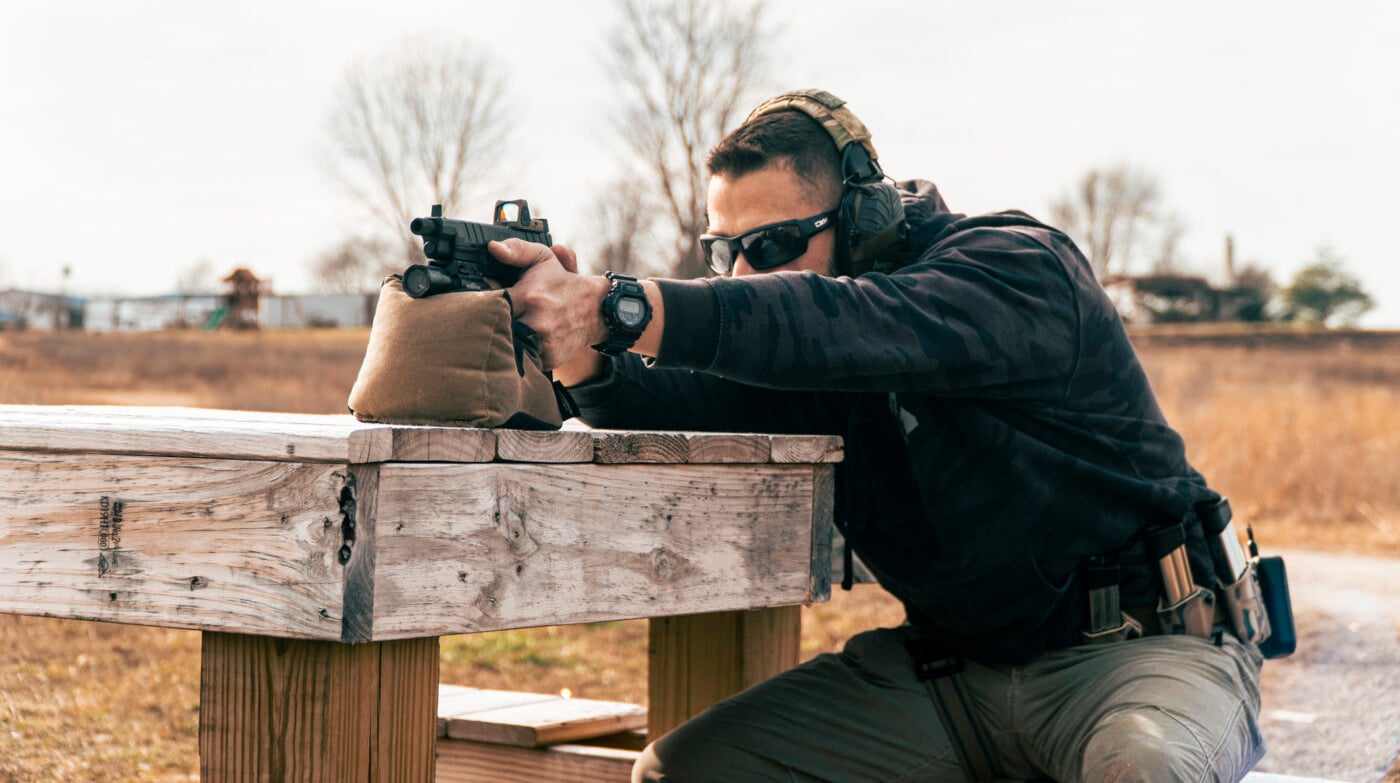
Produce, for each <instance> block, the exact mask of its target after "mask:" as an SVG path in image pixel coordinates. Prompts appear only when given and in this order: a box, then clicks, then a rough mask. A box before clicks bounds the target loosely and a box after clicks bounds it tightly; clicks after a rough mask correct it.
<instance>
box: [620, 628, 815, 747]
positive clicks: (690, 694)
mask: <svg viewBox="0 0 1400 783" xmlns="http://www.w3.org/2000/svg"><path fill="white" fill-rule="evenodd" d="M650 637H651V638H650V644H649V651H650V655H651V661H650V664H649V666H648V667H647V668H648V669H649V670H650V682H649V687H648V689H647V690H648V692H649V693H650V694H651V697H650V702H649V703H648V705H647V716H648V717H647V736H648V737H650V738H653V739H655V738H657V737H660V736H662V735H663V734H665V733H666V732H668V731H670V730H671V729H673V728H675V727H676V726H679V725H680V724H682V723H684V722H685V721H687V720H689V719H690V718H693V717H695V716H696V715H698V714H700V712H702V711H703V710H704V709H705V708H706V707H709V706H710V705H711V704H714V703H715V702H717V701H720V700H721V699H725V698H728V697H729V696H732V695H734V694H736V693H738V692H739V691H741V690H743V689H744V688H747V687H749V686H750V685H755V684H757V683H759V682H762V681H763V680H766V679H768V678H769V677H772V676H773V675H775V674H780V673H782V672H784V671H787V670H788V669H790V668H792V667H793V666H796V665H797V663H798V658H799V655H800V653H801V641H802V639H801V637H802V612H801V607H798V606H783V607H778V608H775V609H756V610H750V611H739V612H711V613H708V614H700V615H683V616H678V617H660V618H654V619H652V620H651V628H650Z"/></svg>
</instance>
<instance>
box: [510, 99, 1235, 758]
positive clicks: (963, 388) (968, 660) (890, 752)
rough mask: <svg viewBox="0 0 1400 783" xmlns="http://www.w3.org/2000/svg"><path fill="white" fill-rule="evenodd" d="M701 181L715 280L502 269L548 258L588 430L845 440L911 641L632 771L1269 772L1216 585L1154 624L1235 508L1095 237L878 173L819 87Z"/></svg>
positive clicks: (550, 288) (756, 120)
mask: <svg viewBox="0 0 1400 783" xmlns="http://www.w3.org/2000/svg"><path fill="white" fill-rule="evenodd" d="M708 166H709V171H710V174H711V180H710V186H709V194H708V204H707V208H708V216H709V221H710V229H709V234H707V235H706V236H705V237H703V238H702V244H703V246H704V247H705V249H706V253H707V257H708V259H709V260H710V263H711V265H712V267H714V268H716V270H717V271H719V272H721V273H723V274H722V276H718V277H714V278H709V279H705V280H695V281H675V280H646V281H640V282H633V281H631V280H630V279H624V278H617V277H614V278H613V279H609V278H607V277H587V276H581V275H578V274H576V268H577V267H576V263H575V259H574V256H573V254H572V253H571V252H569V251H567V250H566V249H563V248H556V249H555V250H556V251H557V254H556V253H555V252H551V250H550V249H549V248H545V247H543V246H541V245H530V244H527V243H524V242H520V241H517V240H512V241H510V242H508V243H505V244H494V245H492V252H493V253H494V254H496V255H497V257H499V258H500V259H501V260H503V261H505V262H507V263H510V264H513V265H516V266H522V267H528V268H527V269H526V271H525V272H524V274H523V275H522V277H521V280H520V282H519V283H518V284H517V285H516V286H515V287H514V288H513V289H512V299H513V302H514V305H515V308H516V315H517V317H519V318H520V319H521V320H523V321H524V322H526V323H527V324H529V325H530V326H532V327H533V328H535V329H536V330H537V331H538V332H539V333H540V334H541V336H542V339H543V346H544V348H543V357H544V362H545V365H546V367H553V368H554V370H555V377H556V378H557V379H559V380H561V381H562V382H564V383H565V384H566V385H568V386H571V387H572V389H573V393H574V396H575V399H576V400H577V401H578V403H579V404H580V406H581V409H582V411H583V416H582V418H583V419H584V420H585V421H588V422H590V423H593V424H595V425H598V426H628V427H633V428H677V429H715V430H739V431H767V432H774V431H777V432H818V433H837V434H840V435H842V436H843V437H844V438H845V442H846V459H845V461H844V462H843V463H842V464H841V465H840V466H839V467H838V496H839V497H838V501H837V503H838V505H837V516H838V520H837V521H838V523H839V524H840V526H841V529H842V532H843V533H844V534H845V537H846V541H847V544H848V546H849V547H851V548H853V549H854V550H855V551H856V552H857V553H858V554H859V555H860V557H861V559H862V560H863V561H864V562H865V563H866V564H867V566H868V567H869V568H870V570H871V571H872V572H873V573H874V574H875V575H876V577H877V578H878V579H879V581H880V582H881V584H882V585H883V586H884V587H885V588H886V589H887V590H889V591H890V592H891V593H892V594H893V595H895V596H896V597H898V598H899V599H900V600H901V601H902V602H903V603H904V604H905V607H906V609H907V611H908V617H909V622H908V625H907V626H905V627H902V628H898V629H877V630H873V631H869V632H866V633H862V634H859V635H857V636H856V637H854V638H853V639H851V640H850V642H849V643H848V644H847V646H846V649H845V651H844V652H843V653H842V654H841V655H823V656H819V657H817V658H816V659H814V660H812V661H809V662H807V663H805V664H803V665H801V666H799V667H797V668H796V669H793V670H791V671H789V672H787V673H784V674H782V675H779V676H777V677H775V678H773V679H771V680H769V681H767V682H765V683H761V684H759V685H758V686H755V687H754V688H751V689H749V690H747V691H745V692H744V693H741V694H739V695H737V696H735V697H733V698H731V699H729V700H726V701H724V702H722V703H720V704H718V705H716V706H714V707H712V708H711V709H709V710H708V711H706V712H705V713H703V714H701V715H700V716H697V717H696V718H695V719H693V720H692V721H690V722H688V723H686V724H685V725H683V726H681V727H680V728H678V729H677V730H675V731H674V732H672V733H670V734H669V735H667V736H666V737H662V738H658V739H657V740H656V741H655V742H654V743H653V744H652V745H651V746H650V747H649V748H648V749H647V751H646V752H645V753H644V754H643V758H642V759H641V761H640V762H639V763H638V765H637V769H636V770H635V772H634V779H636V780H675V781H749V780H781V781H798V780H801V781H807V780H830V781H876V780H879V781H895V780H898V781H924V780H962V779H965V778H966V777H999V778H1007V779H1019V780H1026V779H1045V778H1051V779H1055V780H1085V781H1101V780H1103V781H1109V780H1152V781H1163V780H1236V779H1238V778H1240V777H1241V776H1242V775H1243V774H1244V773H1245V772H1247V771H1248V770H1249V769H1250V768H1251V767H1252V766H1253V765H1254V763H1255V762H1256V761H1257V760H1258V759H1259V757H1260V756H1261V755H1262V753H1263V742H1262V739H1261V738H1260V736H1259V732H1258V727H1257V715H1258V709H1259V694H1258V676H1259V667H1260V662H1261V658H1260V656H1259V653H1258V650H1257V648H1256V647H1255V645H1253V644H1251V643H1248V642H1242V641H1241V640H1240V639H1238V638H1236V636H1235V635H1234V634H1233V633H1231V632H1230V631H1229V630H1228V628H1227V627H1226V626H1224V625H1222V624H1220V623H1219V622H1217V621H1218V620H1220V619H1221V618H1220V616H1219V615H1212V613H1211V606H1212V601H1213V598H1212V594H1211V591H1210V590H1197V591H1196V593H1195V594H1194V595H1193V596H1191V597H1189V598H1188V599H1183V600H1182V601H1181V602H1180V604H1181V606H1185V607H1187V608H1186V609H1182V610H1181V611H1180V612H1175V611H1168V612H1166V613H1164V614H1162V615H1160V620H1159V615H1158V613H1157V611H1156V610H1157V609H1159V608H1163V607H1168V606H1169V605H1171V604H1173V603H1175V602H1176V598H1175V597H1174V596H1168V595H1165V594H1164V593H1166V592H1168V591H1169V590H1170V589H1171V586H1170V585H1171V584H1173V583H1172V582H1170V580H1169V579H1168V578H1167V577H1164V576H1163V575H1162V574H1161V573H1160V572H1159V559H1160V558H1163V557H1167V556H1168V553H1171V556H1174V557H1177V558H1178V559H1177V560H1176V561H1174V562H1176V563H1177V564H1178V565H1179V566H1180V567H1181V569H1183V570H1186V571H1188V572H1189V573H1188V576H1187V579H1186V581H1187V582H1190V583H1193V584H1192V585H1188V587H1194V585H1208V586H1211V587H1213V586H1214V585H1215V584H1216V578H1217V575H1216V574H1215V573H1214V571H1213V563H1212V559H1211V552H1210V550H1209V549H1208V547H1207V545H1206V540H1205V534H1203V533H1202V531H1201V522H1200V519H1199V517H1200V516H1201V515H1202V510H1203V509H1205V510H1209V509H1211V508H1216V507H1217V506H1218V502H1219V501H1220V498H1219V496H1218V495H1216V494H1215V493H1213V492H1212V491H1211V490H1209V489H1208V488H1207V487H1206V485H1205V482H1204V480H1203V479H1202V478H1201V476H1200V475H1199V474H1198V473H1196V471H1194V470H1193V469H1192V468H1191V467H1190V466H1189V465H1188V464H1187V462H1186V459H1185V455H1184V447H1183V444H1182V442H1181V439H1180V438H1179V437H1178V436H1177V435H1176V433H1175V432H1174V431H1173V430H1172V429H1171V428H1170V427H1169V426H1168V425H1167V423H1166V421H1165V419H1164V417H1163V416H1162V414H1161V412H1160V410H1159V409H1158V407H1157V404H1156V401H1155V400H1154V398H1153V396H1152V392H1151V389H1150V387H1149V385H1148V382H1147V378H1146V376H1145V375H1144V373H1143V371H1142V368H1141V366H1140V365H1139V363H1138V361H1137V358H1136V356H1135V355H1134V353H1133V350H1132V347H1131V345H1130V344H1129V342H1128V338H1127V335H1126V333H1125V331H1124V329H1123V326H1122V324H1121V322H1120V321H1119V319H1118V316H1117V314H1116V313H1115V311H1114V309H1113V306H1112V305H1111V303H1110V302H1109V300H1108V299H1107V297H1106V296H1105V295H1104V293H1103V291H1102V289H1101V288H1100V287H1099V286H1098V284H1097V283H1096V282H1095V280H1094V277H1093V273H1092V271H1091V270H1090V267H1089V265H1088V263H1087V262H1086V261H1085V259H1084V258H1083V256H1082V255H1081V254H1080V253H1079V251H1078V250H1077V249H1076V248H1075V247H1074V245H1073V243H1072V242H1071V241H1070V240H1069V239H1068V238H1067V237H1066V236H1065V235H1064V234H1062V233H1061V232H1059V231H1057V230H1055V229H1053V228H1050V227H1049V226H1046V225H1044V224H1041V223H1039V222H1037V221H1036V220H1034V219H1033V218H1031V217H1030V216H1029V215H1026V214H1024V213H1020V212H1004V213H997V214H994V215H987V216H982V217H972V218H968V217H965V216H963V215H958V214H954V213H952V212H950V211H949V210H948V208H947V206H946V205H945V204H944V203H943V200H942V198H941V197H940V196H939V194H938V191H937V190H936V189H935V188H934V186H933V185H932V184H931V183H928V182H918V181H911V182H904V183H900V184H899V185H898V186H897V187H896V186H893V185H891V184H889V183H888V182H885V181H883V175H882V173H881V172H880V169H879V167H878V164H877V163H876V162H875V156H874V149H873V147H872V146H871V145H870V141H869V134H868V131H866V130H865V128H864V126H863V125H861V124H860V123H859V121H858V120H856V119H855V118H854V116H853V115H851V114H850V113H849V111H848V110H846V109H845V108H844V106H842V104H841V101H840V100H839V99H836V98H834V97H833V96H831V95H829V94H827V93H823V92H820V91H804V92H800V93H790V94H788V95H784V96H780V97H779V98H777V99H774V100H773V101H769V102H768V103H766V104H764V105H763V106H761V107H760V108H759V109H758V110H756V111H755V112H754V114H753V115H751V116H750V118H749V119H748V120H747V121H746V122H745V123H744V124H743V125H742V126H741V127H739V128H738V129H736V130H735V131H734V132H732V133H731V134H730V135H729V136H728V137H727V138H725V139H724V140H723V141H722V142H721V143H720V144H719V145H718V146H717V147H716V148H715V149H714V150H713V151H712V153H711V156H710V158H709V163H708ZM589 346H595V347H597V348H598V351H591V350H587V348H588V347H589ZM642 357H651V358H652V359H654V362H644V361H643V360H642ZM653 364H654V366H649V365H653ZM1173 536H1175V538H1173ZM1163 541H1166V543H1165V544H1163V543H1161V542H1163ZM1168 561H1169V562H1171V561H1170V557H1168ZM848 567H849V565H848ZM1178 587H1179V585H1178ZM1193 602H1194V603H1193ZM1120 606H1121V607H1124V609H1123V610H1122V611H1120V609H1119V607H1120ZM1191 607H1194V609H1195V610H1203V611H1204V614H1203V615H1202V614H1201V611H1196V612H1195V614H1194V615H1192V617H1194V618H1195V619H1194V620H1182V622H1184V623H1185V624H1186V625H1190V626H1191V627H1190V628H1189V629H1187V632H1184V633H1182V632H1180V631H1181V630H1182V629H1181V628H1174V627H1173V626H1175V625H1176V624H1178V620H1181V618H1183V617H1185V616H1186V615H1187V614H1189V613H1190V610H1191ZM1202 617H1204V620H1202V619H1201V618H1202ZM1164 624H1165V627H1164ZM1173 630H1175V631H1177V632H1170V631H1173ZM1138 637H1140V638H1138ZM1090 641H1092V642H1095V643H1088V642H1090Z"/></svg>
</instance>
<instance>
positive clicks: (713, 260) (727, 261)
mask: <svg viewBox="0 0 1400 783" xmlns="http://www.w3.org/2000/svg"><path fill="white" fill-rule="evenodd" d="M700 249H701V251H703V252H704V254H705V263H707V264H709V265H710V269H713V270H714V272H715V274H717V275H727V274H729V270H731V269H733V268H734V257H733V254H732V253H730V252H729V240H728V239H725V238H723V237H708V236H702V237H700Z"/></svg>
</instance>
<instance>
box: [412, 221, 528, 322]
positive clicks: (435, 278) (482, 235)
mask: <svg viewBox="0 0 1400 783" xmlns="http://www.w3.org/2000/svg"><path fill="white" fill-rule="evenodd" d="M510 207H514V208H515V209H514V210H513V212H514V216H515V217H514V219H511V217H510V215H511V213H512V210H510V209H509V208H510ZM408 230H409V231H412V232H413V233H414V234H415V235H417V236H420V237H423V254H424V255H425V256H427V257H428V263H426V264H414V265H413V266H410V267H409V268H408V269H405V270H404V273H403V288H404V290H405V291H407V292H408V295H409V296H411V297H413V298H414V299H422V298H423V297H425V296H433V295H434V294H445V293H449V292H451V291H486V290H489V289H490V286H489V285H487V283H486V278H488V277H489V278H492V279H493V280H496V281H497V282H499V283H500V284H501V285H503V286H507V287H509V286H511V285H514V284H515V281H516V280H519V279H520V272H521V270H520V268H519V267H514V266H510V265H509V264H502V263H501V262H500V261H497V260H496V259H494V258H492V257H491V254H490V253H489V252H487V250H486V243H487V242H491V241H492V240H500V241H504V240H507V239H510V238H511V237H518V238H520V239H524V240H525V241H527V242H539V243H540V244H543V245H553V244H554V242H553V240H552V239H550V236H549V221H547V220H544V219H542V218H536V219H531V217H530V204H529V202H527V201H526V200H525V199H523V198H522V199H515V200H513V201H497V202H496V209H495V212H494V216H493V218H492V221H491V222H490V223H471V222H468V221H465V220H453V219H451V218H445V217H443V216H442V205H441V204H434V205H433V210H432V216H431V217H420V218H414V219H413V221H412V222H411V223H409V224H408Z"/></svg>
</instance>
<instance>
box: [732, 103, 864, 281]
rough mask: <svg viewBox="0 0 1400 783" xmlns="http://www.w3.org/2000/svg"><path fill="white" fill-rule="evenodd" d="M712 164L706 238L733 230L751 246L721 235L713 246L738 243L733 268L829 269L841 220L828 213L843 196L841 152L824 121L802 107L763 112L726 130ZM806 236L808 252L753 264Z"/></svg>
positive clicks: (801, 242) (794, 246)
mask: <svg viewBox="0 0 1400 783" xmlns="http://www.w3.org/2000/svg"><path fill="white" fill-rule="evenodd" d="M706 166H707V168H708V170H709V172H710V188H709V197H708V200H707V202H706V213H707V214H708V216H709V221H710V227H709V232H708V234H709V235H710V236H707V237H706V240H709V239H710V237H711V236H713V237H732V238H735V239H737V240H738V244H739V245H741V246H748V247H749V248H750V249H751V252H743V251H742V249H741V248H740V247H736V246H735V243H732V242H729V243H726V242H724V241H723V240H722V239H719V240H715V244H714V245H712V246H711V248H710V252H711V253H712V254H716V253H717V254H720V255H721V256H723V257H726V258H730V257H729V255H728V254H729V253H730V252H731V251H734V250H738V251H739V253H738V254H737V255H736V256H734V257H732V258H730V263H731V265H732V266H731V269H732V274H734V275H735V276H736V277H737V276H741V275H746V274H753V273H755V272H758V271H800V270H811V271H814V272H817V273H819V274H831V271H832V261H833V259H834V257H835V252H834V251H835V242H834V239H835V232H833V231H829V230H827V229H829V228H834V227H835V220H834V217H832V216H829V213H831V212H833V211H834V210H835V209H836V206H837V203H838V202H839V201H840V199H841V158H840V156H839V155H838V153H837V151H836V145H835V144H834V143H833V141H832V139H831V135H830V134H828V133H827V132H826V131H825V130H823V129H822V127H821V125H819V124H818V123H817V122H816V121H815V120H813V119H812V118H811V117H809V116H807V115H806V114H804V113H803V112H801V111H797V110H785V111H779V112H775V113H773V114H764V115H762V116H759V117H757V118H755V119H753V120H751V121H749V122H747V123H745V124H744V125H741V126H739V127H738V128H737V129H735V130H734V131H733V132H732V133H730V134H729V135H728V136H726V137H725V138H724V140H723V141H721V142H720V143H719V144H718V145H717V146H716V147H715V148H714V150H712V151H711V152H710V157H709V160H708V161H707V162H706ZM824 216H825V219H823V217H824ZM804 220H805V221H806V223H805V224H804V223H802V222H801V221H804ZM787 221H798V224H797V225H789V224H787ZM780 223H782V224H784V225H781V226H775V227H774V228H773V229H770V232H769V233H768V234H766V235H763V234H759V235H750V234H749V232H752V231H754V230H755V229H761V228H763V227H766V226H773V225H774V224H780ZM804 235H805V236H804ZM755 243H756V244H755ZM804 244H805V247H806V250H805V252H803V253H801V255H799V256H797V257H796V258H793V259H791V260H790V261H788V262H787V263H783V264H781V265H779V266H775V267H771V268H766V269H757V268H755V264H757V265H758V266H764V259H763V258H762V257H760V254H762V255H764V256H767V257H768V258H769V260H772V258H782V257H784V256H785V255H787V254H789V253H785V252H784V251H789V252H790V251H793V250H796V249H800V248H801V247H802V246H803V245H804ZM773 254H776V255H773ZM750 255H753V256H754V259H752V261H751V260H750V259H749V256H750Z"/></svg>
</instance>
